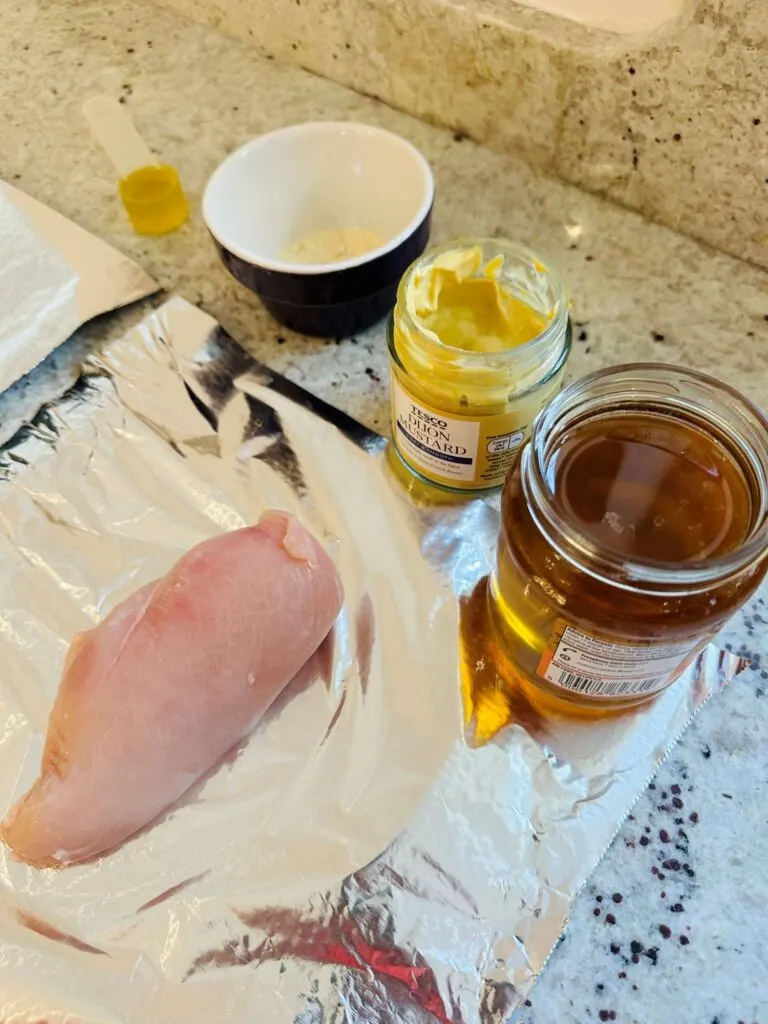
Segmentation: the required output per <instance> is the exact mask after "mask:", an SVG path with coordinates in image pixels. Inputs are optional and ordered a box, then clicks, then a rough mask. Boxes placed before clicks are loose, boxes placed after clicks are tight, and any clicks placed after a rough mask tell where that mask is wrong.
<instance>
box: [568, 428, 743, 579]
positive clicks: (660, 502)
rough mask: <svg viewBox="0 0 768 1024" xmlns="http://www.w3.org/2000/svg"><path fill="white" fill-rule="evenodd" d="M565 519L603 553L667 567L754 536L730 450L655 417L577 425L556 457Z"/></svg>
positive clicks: (721, 552) (715, 552) (725, 550)
mask: <svg viewBox="0 0 768 1024" xmlns="http://www.w3.org/2000/svg"><path fill="white" fill-rule="evenodd" d="M550 473H551V477H552V484H553V490H554V493H555V494H556V496H557V498H558V500H559V501H560V502H561V504H562V507H563V511H564V513H565V515H567V516H570V518H571V519H572V520H573V521H574V523H576V524H578V528H579V529H580V531H581V532H583V534H584V536H585V537H589V538H590V539H592V540H593V541H594V542H595V543H596V544H599V545H600V546H601V547H603V548H605V549H607V550H610V551H614V552H616V553H617V554H620V555H625V556H626V557H627V558H633V559H634V558H640V559H647V560H649V561H654V562H659V563H660V564H663V565H667V566H677V565H681V564H686V563H693V562H696V561H700V560H702V559H705V558H712V557H715V556H717V555H724V554H727V553H728V552H729V551H733V550H734V549H735V548H737V547H739V545H741V544H742V542H743V541H744V540H745V538H746V537H747V535H748V534H749V529H750V526H751V522H752V514H753V502H752V495H751V492H750V488H749V485H748V481H747V480H746V479H745V476H744V472H743V470H742V468H741V467H740V466H739V464H738V462H737V461H736V459H735V458H734V456H733V455H732V454H731V452H730V451H729V450H728V448H726V446H725V445H724V444H723V443H722V442H721V441H719V440H718V439H717V438H715V437H713V436H712V434H710V433H707V432H705V431H704V430H701V429H700V428H698V427H697V426H696V425H695V424H693V423H686V422H684V421H682V420H677V419H673V418H671V417H669V416H660V415H657V414H656V413H653V412H647V413H642V412H640V413H637V412H636V413H629V414H627V415H621V414H618V415H616V416H615V417H612V418H611V419H610V420H607V421H602V420H597V421H594V422H587V423H584V424H581V425H577V426H576V427H575V428H574V429H573V430H572V431H570V432H569V433H567V434H566V435H565V436H564V437H563V438H562V439H561V440H560V441H559V442H558V444H557V446H556V448H555V450H554V451H553V453H552V456H551V462H550Z"/></svg>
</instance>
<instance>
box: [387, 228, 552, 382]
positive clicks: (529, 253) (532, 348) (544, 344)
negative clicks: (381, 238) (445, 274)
mask: <svg viewBox="0 0 768 1024" xmlns="http://www.w3.org/2000/svg"><path fill="white" fill-rule="evenodd" d="M475 246H481V247H482V248H483V249H485V247H486V246H487V247H489V248H493V249H495V250H496V253H495V254H496V255H498V254H501V255H506V256H510V257H513V258H515V259H518V260H521V261H525V262H527V263H531V264H533V265H534V266H536V267H537V269H538V268H540V269H538V272H539V273H541V274H544V275H546V277H547V279H548V281H549V284H550V287H551V289H552V292H553V295H554V301H553V304H552V315H551V318H550V320H549V322H548V324H547V326H546V327H545V328H544V330H543V331H541V333H539V334H537V335H536V337H535V338H531V339H530V341H527V342H525V343H524V344H522V345H516V346H514V347H510V348H508V349H504V350H502V351H496V352H492V353H489V352H470V351H467V350H466V349H461V348H456V347H454V346H453V345H447V344H446V343H445V342H443V341H441V340H440V339H439V338H437V337H436V336H434V335H432V334H431V332H428V331H426V330H425V329H424V328H423V326H422V325H421V324H419V323H417V322H416V321H415V320H414V319H413V317H412V316H411V314H410V312H409V310H408V303H407V301H406V296H407V291H408V286H409V284H410V282H411V279H412V277H413V274H414V273H416V272H417V271H418V270H420V269H422V268H423V267H425V266H428V265H429V264H430V263H432V262H433V261H434V259H435V258H436V257H437V256H439V255H442V254H443V253H448V252H452V251H454V250H460V249H472V248H474V247H475ZM396 308H397V316H398V318H399V319H400V321H401V322H402V323H403V325H404V326H405V328H406V329H407V331H408V332H409V333H412V334H415V335H416V336H417V337H418V339H419V344H420V346H422V347H424V348H425V349H426V350H427V351H428V352H429V351H431V352H432V353H434V352H441V353H450V354H455V355H456V357H457V358H459V359H460V360H461V362H462V363H463V365H464V367H465V368H466V367H470V366H482V365H485V364H487V363H489V362H494V363H497V364H499V363H507V364H511V365H514V364H515V363H518V362H523V361H525V362H529V361H531V360H532V359H533V358H534V357H535V356H536V354H537V353H538V352H547V351H548V350H549V349H550V347H551V346H552V345H553V344H559V343H560V342H561V340H562V334H563V331H564V329H565V327H566V324H567V321H568V319H569V318H568V297H567V293H566V289H565V285H564V284H563V281H562V279H561V277H560V275H559V274H558V273H557V271H556V270H554V269H553V268H552V267H551V266H549V264H547V263H545V262H544V261H543V260H542V259H541V257H540V256H539V255H538V254H537V253H535V252H533V250H531V249H529V248H527V246H524V245H519V244H518V243H517V242H513V241H512V240H511V239H507V238H492V237H461V238H454V239H451V240H450V241H448V242H443V243H441V244H439V245H434V246H431V247H430V248H428V249H427V250H426V251H425V252H424V253H422V255H421V256H420V257H419V258H418V259H417V260H415V261H414V262H413V263H412V264H411V265H410V267H409V268H408V269H407V270H406V272H405V274H403V276H402V278H401V279H400V284H399V285H398V289H397V306H396Z"/></svg>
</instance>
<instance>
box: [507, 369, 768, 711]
mask: <svg viewBox="0 0 768 1024" xmlns="http://www.w3.org/2000/svg"><path fill="white" fill-rule="evenodd" d="M671 379H674V380H675V381H676V384H677V387H676V389H675V391H672V390H671V389H669V388H668V386H667V385H668V382H669V381H670V380H671ZM681 382H682V383H681ZM686 383H687V384H689V385H690V401H689V400H686V395H685V385H686ZM702 396H704V398H706V401H704V400H703V397H702ZM694 398H695V399H696V401H694V400H693V399H694ZM719 403H720V404H719ZM697 404H698V405H699V407H697ZM767 473H768V421H766V420H765V417H763V416H762V414H761V413H759V412H758V410H756V409H755V408H754V407H753V406H751V405H750V404H749V403H748V402H747V401H746V399H742V398H741V396H739V395H737V393H735V392H732V391H731V390H730V389H728V388H726V387H725V386H724V385H720V384H719V383H718V382H715V381H712V380H711V379H710V378H706V377H703V375H699V374H695V373H693V371H684V370H679V369H678V368H675V367H671V368H666V367H654V366H652V364H651V365H648V366H642V365H641V366H639V367H637V368H632V367H627V368H620V369H618V370H614V371H603V372H602V373H601V374H595V375H593V376H592V377H590V378H586V379H585V380H584V381H580V382H577V383H576V384H575V385H572V386H571V387H570V388H569V389H567V391H566V392H564V393H563V394H562V395H560V396H559V397H558V398H557V399H555V400H554V401H553V403H551V406H550V407H549V408H548V409H547V410H545V412H544V413H543V414H542V417H541V420H540V422H539V423H537V425H536V427H535V428H534V436H533V438H532V441H531V443H530V444H529V445H528V446H527V447H526V449H525V451H524V452H523V455H522V457H521V459H520V460H519V461H518V463H517V465H516V466H515V468H514V470H513V472H512V473H511V475H510V477H509V479H508V481H507V485H506V488H505V491H504V495H503V498H502V524H501V534H500V540H499V549H498V555H497V564H496V570H495V573H494V578H493V580H492V597H491V610H492V614H493V618H494V620H495V622H496V626H497V628H498V630H499V631H500V633H501V635H502V637H503V640H504V645H505V648H506V650H507V651H508V653H509V655H510V657H511V659H512V661H513V663H514V665H515V668H516V669H517V670H518V671H519V673H520V678H521V679H522V681H523V685H524V686H525V685H527V686H529V687H531V688H532V690H533V691H534V692H535V693H536V695H537V699H538V701H539V704H541V703H542V701H543V702H544V704H545V705H548V706H549V707H550V708H554V709H555V710H563V709H567V710H570V711H571V712H572V711H573V710H574V708H575V706H576V705H578V706H580V711H579V713H589V714H594V713H605V712H606V711H611V710H619V709H621V708H623V707H626V706H628V705H632V704H636V703H639V702H642V701H644V700H647V699H649V698H650V697H652V696H653V695H654V694H656V693H658V692H659V691H660V690H662V689H664V688H665V687H666V686H667V685H669V684H670V683H671V682H673V681H674V679H675V678H677V676H678V675H679V674H680V673H681V672H682V671H683V670H684V669H685V667H686V666H687V665H688V664H690V662H691V661H692V660H693V659H694V658H695V657H696V655H697V653H698V652H699V651H700V650H701V648H702V647H703V646H704V644H706V642H707V641H708V640H709V639H711V638H712V636H713V635H714V634H715V633H716V632H717V630H718V629H719V628H720V626H721V625H722V624H723V622H724V621H725V619H726V618H728V617H729V616H730V615H731V614H733V612H734V611H736V609H737V608H738V607H739V606H740V605H741V604H742V603H743V602H744V601H745V600H746V599H747V598H748V597H749V595H750V594H751V593H752V592H753V591H754V589H755V588H756V586H757V585H758V583H759V582H760V580H761V579H762V577H763V576H764V575H765V571H766V567H767V566H768V561H767V557H768V556H767V554H766V552H767V551H768V518H767V517H768V486H767V481H768V476H767V475H766V474H767Z"/></svg>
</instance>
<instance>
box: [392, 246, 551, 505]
mask: <svg viewBox="0 0 768 1024" xmlns="http://www.w3.org/2000/svg"><path fill="white" fill-rule="evenodd" d="M388 345H389V356H390V371H391V389H392V437H393V450H394V452H395V453H396V455H397V457H398V459H399V460H400V461H401V462H402V463H404V464H405V466H406V467H407V468H408V470H410V472H411V473H412V474H414V475H415V477H417V478H419V479H420V480H421V481H425V482H426V483H427V484H428V485H431V486H437V487H438V488H445V489H448V490H451V491H485V490H488V489H490V488H494V487H499V486H500V485H501V484H502V483H503V482H504V479H505V477H506V475H507V471H508V470H509V468H510V466H511V464H512V462H513V461H514V458H515V455H516V454H517V452H518V451H519V449H520V448H521V447H522V445H523V443H524V442H525V441H526V439H527V438H528V436H529V433H530V429H531V424H532V422H533V420H534V418H535V416H536V414H537V413H538V412H539V410H540V409H541V408H542V406H544V405H545V404H546V402H547V401H548V400H549V399H550V398H551V397H552V395H554V394H555V393H556V392H557V391H558V390H559V389H560V386H561V382H562V378H563V371H564V368H565V363H566V360H567V358H568V353H569V351H570V348H571V326H570V319H569V316H568V309H567V300H566V293H565V289H564V287H563V284H562V283H561V281H560V279H559V277H558V276H557V274H556V273H555V272H554V271H553V270H552V269H551V268H550V267H548V266H546V265H545V264H544V263H543V262H542V261H541V260H540V259H539V258H538V257H537V256H536V255H535V254H534V253H532V252H530V251H529V250H528V249H526V248H524V247H523V246H520V245H516V244H515V243H514V242H511V241H507V240H504V239H498V238H488V239H485V238H479V239H466V240H461V241H454V242H450V243H448V244H445V245H441V246H438V247H436V248H433V249H431V250H429V251H428V252H426V253H425V254H424V255H423V256H422V257H421V258H420V259H418V260H417V261H416V262H415V263H414V264H413V265H412V266H411V267H410V268H409V270H408V271H407V272H406V274H405V276H404V277H403V279H402V281H401V282H400V286H399V288H398V292H397V302H396V305H395V309H394V311H393V313H392V316H391V318H390V323H389V334H388Z"/></svg>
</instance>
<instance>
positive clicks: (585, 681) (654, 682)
mask: <svg viewBox="0 0 768 1024" xmlns="http://www.w3.org/2000/svg"><path fill="white" fill-rule="evenodd" d="M553 681H554V682H556V683H559V684H560V686H565V687H566V688H567V689H568V690H575V691H576V692H577V693H591V694H598V695H603V694H609V695H610V696H611V697H622V696H626V695H627V694H630V693H648V691H649V690H656V689H658V687H660V686H661V685H662V684H663V683H664V682H666V676H653V677H651V678H650V679H625V680H623V681H620V680H613V681H611V680H609V679H592V678H591V677H590V676H579V675H576V673H575V672H562V671H561V672H560V678H559V679H555V680H553Z"/></svg>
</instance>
